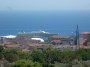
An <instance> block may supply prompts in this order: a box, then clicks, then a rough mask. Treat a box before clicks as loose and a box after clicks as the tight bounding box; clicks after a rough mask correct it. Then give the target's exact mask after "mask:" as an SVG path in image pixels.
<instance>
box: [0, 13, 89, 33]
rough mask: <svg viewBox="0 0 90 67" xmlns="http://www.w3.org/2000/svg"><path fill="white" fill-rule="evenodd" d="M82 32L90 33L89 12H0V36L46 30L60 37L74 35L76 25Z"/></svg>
mask: <svg viewBox="0 0 90 67" xmlns="http://www.w3.org/2000/svg"><path fill="white" fill-rule="evenodd" d="M77 24H78V25H79V29H80V32H83V31H89V32H90V12H89V11H83V12H80V11H79V12H78V11H76V12H75V11H64V12H63V11H61V12H60V11H58V12H29V11H28V12H25V11H23V12H22V11H21V12H20V11H14V12H6V11H5V12H2V11H1V12H0V35H10V34H12V35H16V34H17V33H18V32H23V31H25V32H31V31H39V30H45V31H47V32H52V33H59V34H60V35H74V33H71V32H75V30H76V25H77Z"/></svg>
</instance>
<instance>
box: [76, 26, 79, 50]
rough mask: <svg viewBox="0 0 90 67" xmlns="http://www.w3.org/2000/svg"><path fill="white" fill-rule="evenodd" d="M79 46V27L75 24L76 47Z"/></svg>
mask: <svg viewBox="0 0 90 67" xmlns="http://www.w3.org/2000/svg"><path fill="white" fill-rule="evenodd" d="M79 48H80V41H79V27H78V25H77V28H76V49H79Z"/></svg>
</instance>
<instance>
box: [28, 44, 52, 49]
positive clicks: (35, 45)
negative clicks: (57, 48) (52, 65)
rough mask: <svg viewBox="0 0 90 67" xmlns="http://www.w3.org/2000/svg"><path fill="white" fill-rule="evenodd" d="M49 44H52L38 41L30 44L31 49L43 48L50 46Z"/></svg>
mask: <svg viewBox="0 0 90 67" xmlns="http://www.w3.org/2000/svg"><path fill="white" fill-rule="evenodd" d="M49 46H51V44H38V43H30V44H28V47H29V50H33V49H34V48H37V49H41V50H43V49H46V48H48V47H49Z"/></svg>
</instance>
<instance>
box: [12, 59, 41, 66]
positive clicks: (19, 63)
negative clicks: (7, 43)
mask: <svg viewBox="0 0 90 67" xmlns="http://www.w3.org/2000/svg"><path fill="white" fill-rule="evenodd" d="M12 67H42V66H41V64H40V63H38V62H32V61H30V60H19V61H16V62H13V63H12Z"/></svg>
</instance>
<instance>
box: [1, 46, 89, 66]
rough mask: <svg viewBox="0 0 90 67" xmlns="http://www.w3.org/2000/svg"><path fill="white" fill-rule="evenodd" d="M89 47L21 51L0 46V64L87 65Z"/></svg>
mask: <svg viewBox="0 0 90 67" xmlns="http://www.w3.org/2000/svg"><path fill="white" fill-rule="evenodd" d="M89 63H90V49H78V50H76V51H72V50H64V51H59V50H57V49H54V48H52V47H48V48H47V49H45V50H39V49H35V50H33V51H31V52H30V51H28V52H23V51H22V50H21V49H18V48H12V49H4V48H3V47H2V46H0V65H3V66H4V67H5V65H6V67H89V66H90V64H89Z"/></svg>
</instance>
